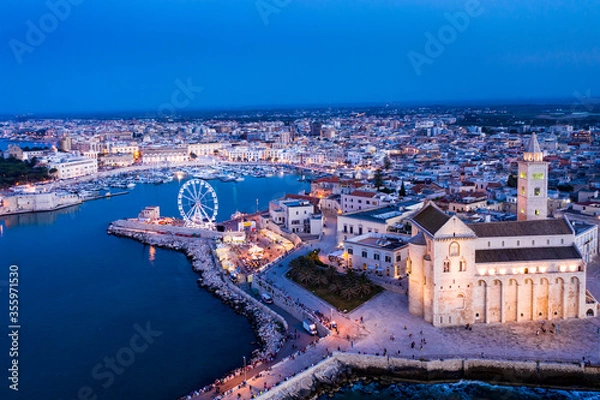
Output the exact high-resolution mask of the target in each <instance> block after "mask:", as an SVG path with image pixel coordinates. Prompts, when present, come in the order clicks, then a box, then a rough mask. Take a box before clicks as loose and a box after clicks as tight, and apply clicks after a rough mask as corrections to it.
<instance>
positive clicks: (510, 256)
mask: <svg viewBox="0 0 600 400" xmlns="http://www.w3.org/2000/svg"><path fill="white" fill-rule="evenodd" d="M580 258H581V255H580V254H579V251H577V248H576V247H575V246H574V245H572V246H565V247H527V248H520V249H496V250H476V251H475V262H476V263H478V264H479V263H496V262H517V261H546V260H573V259H580Z"/></svg>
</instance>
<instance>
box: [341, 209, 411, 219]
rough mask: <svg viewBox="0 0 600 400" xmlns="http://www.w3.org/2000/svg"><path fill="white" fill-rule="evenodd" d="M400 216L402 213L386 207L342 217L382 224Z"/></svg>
mask: <svg viewBox="0 0 600 400" xmlns="http://www.w3.org/2000/svg"><path fill="white" fill-rule="evenodd" d="M401 215H402V212H400V211H398V210H397V209H396V207H395V206H386V207H381V208H372V209H370V210H365V211H358V212H354V213H349V214H344V215H343V216H344V217H348V218H353V219H359V220H363V221H364V220H367V221H376V222H383V221H385V220H387V219H391V218H395V217H399V216H401Z"/></svg>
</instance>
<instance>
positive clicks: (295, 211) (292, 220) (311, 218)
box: [269, 199, 323, 235]
mask: <svg viewBox="0 0 600 400" xmlns="http://www.w3.org/2000/svg"><path fill="white" fill-rule="evenodd" d="M269 215H270V217H271V221H273V222H274V223H275V224H277V225H279V226H280V227H282V228H283V229H285V230H286V231H288V232H291V233H306V234H310V235H320V234H321V233H322V232H323V217H322V215H321V214H317V213H315V209H314V206H313V205H312V204H311V203H310V202H308V201H306V200H297V199H287V200H273V201H271V202H270V203H269Z"/></svg>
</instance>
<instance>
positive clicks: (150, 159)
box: [142, 148, 189, 164]
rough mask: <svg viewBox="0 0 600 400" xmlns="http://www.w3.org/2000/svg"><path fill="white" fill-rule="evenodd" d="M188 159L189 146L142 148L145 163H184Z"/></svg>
mask: <svg viewBox="0 0 600 400" xmlns="http://www.w3.org/2000/svg"><path fill="white" fill-rule="evenodd" d="M188 160H189V157H188V149H187V148H179V149H171V148H160V149H150V148H147V149H144V150H142V162H143V163H144V164H161V163H182V162H186V161H188Z"/></svg>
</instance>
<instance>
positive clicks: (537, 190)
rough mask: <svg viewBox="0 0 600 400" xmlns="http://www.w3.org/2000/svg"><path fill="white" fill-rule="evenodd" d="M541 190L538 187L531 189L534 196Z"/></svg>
mask: <svg viewBox="0 0 600 400" xmlns="http://www.w3.org/2000/svg"><path fill="white" fill-rule="evenodd" d="M541 192H542V189H540V188H535V189H533V195H534V196H539V195H540V193H541Z"/></svg>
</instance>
